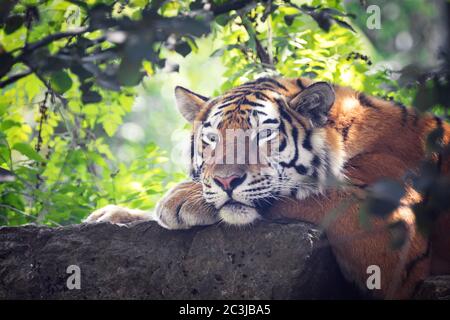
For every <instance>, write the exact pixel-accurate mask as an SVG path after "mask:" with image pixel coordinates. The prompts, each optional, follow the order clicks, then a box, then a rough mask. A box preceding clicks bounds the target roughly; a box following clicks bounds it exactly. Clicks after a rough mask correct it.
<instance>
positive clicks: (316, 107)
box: [289, 82, 335, 127]
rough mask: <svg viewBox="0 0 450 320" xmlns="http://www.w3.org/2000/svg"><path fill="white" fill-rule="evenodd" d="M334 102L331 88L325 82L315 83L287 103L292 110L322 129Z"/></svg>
mask: <svg viewBox="0 0 450 320" xmlns="http://www.w3.org/2000/svg"><path fill="white" fill-rule="evenodd" d="M334 100H335V94H334V90H333V87H332V86H331V85H329V84H328V83H326V82H316V83H313V84H312V85H310V86H309V87H307V88H305V89H304V90H302V92H300V93H299V94H298V95H297V96H295V97H294V98H292V100H291V101H289V105H290V107H291V108H292V109H294V110H296V111H297V112H298V113H300V114H301V115H302V116H304V117H307V118H309V119H310V120H311V122H312V124H313V125H314V126H315V127H322V126H324V125H325V123H326V122H327V120H328V113H329V112H330V109H331V106H332V105H333V103H334Z"/></svg>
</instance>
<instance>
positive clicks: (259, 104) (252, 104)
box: [240, 98, 265, 107]
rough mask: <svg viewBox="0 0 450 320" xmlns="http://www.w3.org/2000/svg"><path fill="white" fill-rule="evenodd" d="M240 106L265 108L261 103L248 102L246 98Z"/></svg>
mask: <svg viewBox="0 0 450 320" xmlns="http://www.w3.org/2000/svg"><path fill="white" fill-rule="evenodd" d="M240 104H246V105H249V106H252V107H265V106H264V105H263V104H261V103H258V102H253V101H250V100H248V99H246V98H244V99H243V100H242V101H241V103H240Z"/></svg>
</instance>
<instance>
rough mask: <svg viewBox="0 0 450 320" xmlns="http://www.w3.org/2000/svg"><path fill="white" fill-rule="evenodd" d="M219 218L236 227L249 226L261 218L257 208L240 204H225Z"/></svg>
mask: <svg viewBox="0 0 450 320" xmlns="http://www.w3.org/2000/svg"><path fill="white" fill-rule="evenodd" d="M219 216H220V218H221V220H222V221H223V222H225V223H227V224H230V225H236V226H245V225H249V224H252V223H253V222H255V221H256V220H258V219H260V218H261V216H260V215H259V213H258V212H257V211H256V209H255V208H253V207H249V206H246V205H245V204H241V203H238V202H233V203H228V204H225V205H224V206H223V207H222V208H221V209H220V211H219Z"/></svg>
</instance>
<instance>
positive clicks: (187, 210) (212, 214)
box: [155, 181, 219, 229]
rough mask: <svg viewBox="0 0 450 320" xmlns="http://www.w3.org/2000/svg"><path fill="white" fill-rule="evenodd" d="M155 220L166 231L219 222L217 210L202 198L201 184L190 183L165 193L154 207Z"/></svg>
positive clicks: (182, 184)
mask: <svg viewBox="0 0 450 320" xmlns="http://www.w3.org/2000/svg"><path fill="white" fill-rule="evenodd" d="M155 218H156V220H157V221H158V223H159V224H160V225H161V226H163V227H164V228H167V229H189V228H191V227H194V226H205V225H211V224H214V223H216V222H218V221H219V216H218V214H217V210H216V209H215V208H214V206H212V205H210V204H208V203H207V202H206V201H205V200H204V198H203V195H202V186H201V184H200V183H195V182H191V181H187V182H182V183H180V184H178V185H176V186H175V187H173V188H172V189H171V190H169V191H168V192H167V193H166V195H165V196H164V197H163V198H162V199H161V200H160V201H159V202H158V204H157V206H156V210H155Z"/></svg>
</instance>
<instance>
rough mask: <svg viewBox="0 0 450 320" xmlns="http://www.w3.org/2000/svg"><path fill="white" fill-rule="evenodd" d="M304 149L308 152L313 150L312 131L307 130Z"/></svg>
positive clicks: (303, 144)
mask: <svg viewBox="0 0 450 320" xmlns="http://www.w3.org/2000/svg"><path fill="white" fill-rule="evenodd" d="M302 147H303V148H304V149H306V150H308V151H311V150H312V148H313V147H312V144H311V130H307V131H306V133H305V139H304V140H303V143H302Z"/></svg>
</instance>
